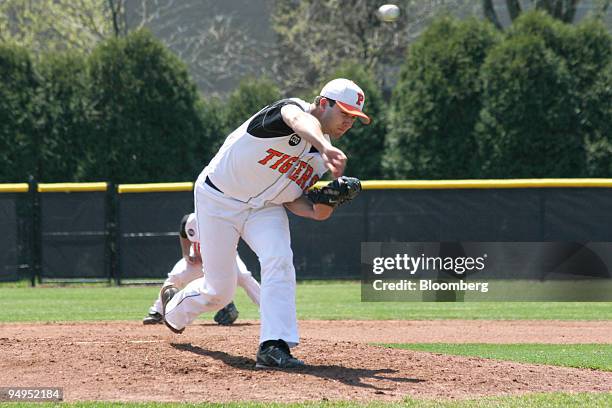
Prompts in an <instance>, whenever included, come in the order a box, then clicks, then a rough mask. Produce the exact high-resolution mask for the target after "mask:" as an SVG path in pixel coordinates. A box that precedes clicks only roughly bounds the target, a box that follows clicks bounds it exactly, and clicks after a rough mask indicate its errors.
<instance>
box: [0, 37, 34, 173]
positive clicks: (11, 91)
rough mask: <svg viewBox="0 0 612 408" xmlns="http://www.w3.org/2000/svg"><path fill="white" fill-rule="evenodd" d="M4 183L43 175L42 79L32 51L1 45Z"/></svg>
mask: <svg viewBox="0 0 612 408" xmlns="http://www.w3.org/2000/svg"><path fill="white" fill-rule="evenodd" d="M0 78H2V81H0V182H25V181H27V179H28V176H34V177H38V176H39V169H40V149H42V148H43V147H44V146H42V144H41V143H40V142H39V140H38V136H39V133H37V129H36V110H37V103H38V98H37V92H38V85H39V78H38V75H37V74H36V72H35V70H34V66H33V63H32V58H31V56H30V54H29V52H28V51H27V50H26V49H25V48H23V47H20V46H18V45H9V44H0Z"/></svg>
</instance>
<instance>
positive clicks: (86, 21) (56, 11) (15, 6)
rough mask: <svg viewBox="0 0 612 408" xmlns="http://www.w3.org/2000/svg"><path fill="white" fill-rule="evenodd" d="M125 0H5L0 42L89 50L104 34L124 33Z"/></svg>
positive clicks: (41, 48) (43, 49) (0, 6)
mask: <svg viewBox="0 0 612 408" xmlns="http://www.w3.org/2000/svg"><path fill="white" fill-rule="evenodd" d="M126 33H127V26H126V20H125V4H124V0H104V1H102V0H36V1H28V0H4V1H2V2H0V42H9V41H11V42H14V43H17V44H20V45H23V46H24V47H27V48H28V49H30V50H32V51H33V52H35V53H36V54H37V55H40V54H44V53H46V52H57V51H62V50H67V49H74V50H80V51H86V52H89V51H91V50H92V49H93V48H94V47H95V46H96V44H97V43H98V42H100V41H102V40H104V39H105V38H110V37H113V36H119V35H125V34H126Z"/></svg>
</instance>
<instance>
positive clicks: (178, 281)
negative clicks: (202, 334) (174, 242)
mask: <svg viewBox="0 0 612 408" xmlns="http://www.w3.org/2000/svg"><path fill="white" fill-rule="evenodd" d="M234 268H235V270H236V274H237V279H238V281H237V283H238V286H240V287H241V288H242V289H244V291H245V292H246V294H247V296H248V297H249V298H250V299H251V301H252V302H253V303H255V304H256V305H257V306H259V296H260V293H259V283H257V281H256V280H255V278H253V275H251V272H250V271H249V270H248V269H247V267H246V265H245V264H244V262H242V259H240V256H239V255H238V254H236V262H235V266H234ZM202 276H203V273H202V266H201V265H200V264H196V265H194V264H190V263H188V262H187V261H185V259H184V258H181V259H180V260H179V261H178V262H177V263H176V264H175V265H174V268H172V270H171V271H170V273H169V274H168V278H167V279H166V280H165V281H164V284H163V286H169V285H173V286H176V287H177V288H179V289H183V288H184V287H185V286H187V284H188V283H189V282H191V281H194V280H196V279H198V278H201V277H202ZM228 303H229V302H228ZM222 307H223V306H222ZM152 309H153V310H154V311H156V312H157V313H161V311H162V304H161V299H160V298H159V296H158V297H157V299H156V300H155V303H154V304H153V306H152Z"/></svg>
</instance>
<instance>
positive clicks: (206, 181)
mask: <svg viewBox="0 0 612 408" xmlns="http://www.w3.org/2000/svg"><path fill="white" fill-rule="evenodd" d="M204 182H205V183H206V184H208V185H209V186H211V187H212V188H214V189H215V190H217V191H218V192H220V193H221V194H223V191H221V190H220V189H219V187H217V186H215V185H214V184H213V182H212V181H210V179H209V178H208V176H206V180H204Z"/></svg>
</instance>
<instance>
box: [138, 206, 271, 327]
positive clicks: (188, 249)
mask: <svg viewBox="0 0 612 408" xmlns="http://www.w3.org/2000/svg"><path fill="white" fill-rule="evenodd" d="M179 242H180V245H181V253H182V255H183V256H182V258H181V259H179V261H178V262H177V263H176V264H175V265H174V267H173V268H172V270H171V271H170V273H169V274H168V278H167V279H166V281H165V282H164V284H163V286H167V285H173V286H175V287H178V288H183V287H185V286H186V285H187V284H188V283H189V282H191V281H193V280H195V279H198V278H201V277H202V276H203V272H202V257H201V254H200V243H199V233H198V228H197V222H196V217H195V214H193V213H191V214H187V215H185V216H184V217H183V220H182V221H181V227H180V228H179ZM236 267H237V274H238V277H237V279H238V282H237V283H238V286H241V287H242V288H243V289H244V291H245V292H246V294H247V295H248V296H249V298H251V300H252V301H253V303H255V304H256V305H257V306H259V295H260V293H259V292H260V288H259V283H258V282H257V281H256V280H255V278H253V275H252V274H251V272H250V271H249V270H248V269H247V267H246V265H245V264H244V262H242V259H240V257H239V256H238V254H236ZM161 311H162V304H161V299H160V298H159V297H158V298H157V300H156V301H155V303H153V306H151V307H150V308H149V314H148V315H147V316H146V317H145V318H144V319H143V320H142V323H143V324H147V325H148V324H161V323H163V320H162V315H161ZM237 318H238V310H237V309H236V306H235V305H234V302H230V303H229V304H228V305H226V306H225V307H224V308H222V309H221V310H219V311H218V312H217V313H216V314H215V316H214V320H215V322H217V323H219V324H221V325H230V324H232V323H234V321H236V319H237Z"/></svg>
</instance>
